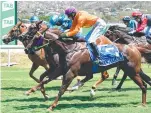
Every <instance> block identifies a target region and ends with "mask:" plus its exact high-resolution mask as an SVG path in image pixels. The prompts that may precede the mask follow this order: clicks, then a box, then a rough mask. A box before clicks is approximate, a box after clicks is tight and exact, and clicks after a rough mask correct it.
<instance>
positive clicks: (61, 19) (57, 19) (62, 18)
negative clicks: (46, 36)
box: [49, 14, 83, 38]
mask: <svg viewBox="0 0 151 113" xmlns="http://www.w3.org/2000/svg"><path fill="white" fill-rule="evenodd" d="M49 23H50V26H51V27H52V28H54V27H55V26H59V30H61V31H62V32H65V31H68V30H69V29H70V28H71V26H72V20H70V19H69V18H68V17H67V16H66V15H64V14H60V15H53V16H51V17H50V21H49ZM76 37H77V38H81V37H83V35H82V29H81V30H80V32H78V33H77V34H76Z"/></svg>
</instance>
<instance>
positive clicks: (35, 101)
mask: <svg viewBox="0 0 151 113" xmlns="http://www.w3.org/2000/svg"><path fill="white" fill-rule="evenodd" d="M1 69H2V71H1V72H2V81H1V82H2V90H1V94H2V95H1V112H2V113H46V110H47V108H48V107H49V105H51V103H52V102H53V101H54V99H55V96H56V95H57V93H58V90H59V88H60V85H61V81H60V80H56V81H52V82H51V83H49V84H47V85H46V91H47V94H49V96H50V98H49V101H44V99H43V96H42V94H41V93H40V91H39V90H38V91H37V92H35V93H33V94H31V95H30V96H25V95H24V94H23V93H24V92H25V91H27V90H28V89H29V88H30V87H32V86H34V85H36V83H35V82H34V81H33V80H32V79H31V78H30V77H29V75H28V71H29V69H28V68H18V67H15V66H14V67H11V68H8V67H4V68H1ZM114 70H115V69H112V70H110V71H109V73H110V78H109V79H107V80H106V81H105V82H103V83H102V84H101V85H100V86H99V87H98V89H97V92H96V96H95V97H94V98H90V96H89V90H90V88H91V86H92V85H93V84H94V83H95V81H96V80H97V79H98V78H99V77H100V75H99V74H98V76H97V75H95V76H94V78H93V79H92V80H90V81H89V82H87V83H86V84H85V85H84V86H83V87H82V88H81V89H80V90H78V91H75V92H72V93H69V92H66V93H65V94H64V95H63V97H62V98H61V100H60V102H59V105H58V106H57V108H55V109H54V111H53V112H54V113H150V112H151V90H150V87H148V93H147V94H148V95H147V103H148V107H144V108H143V107H136V106H138V105H139V104H140V102H141V91H140V89H139V88H138V86H136V84H134V83H133V82H132V81H131V80H130V79H129V78H128V79H127V81H125V83H124V85H123V89H122V90H121V91H120V92H115V91H114V92H111V88H112V86H111V79H112V75H113V73H114ZM143 70H144V71H145V72H146V73H147V74H148V75H149V76H150V77H151V67H149V68H148V65H143ZM43 71H44V69H43V68H40V69H38V70H37V71H36V73H35V76H36V77H39V75H40V74H41V73H42V72H43ZM120 75H122V73H121V74H120ZM120 78H121V76H119V78H118V80H120ZM75 82H76V80H74V81H73V83H72V84H74V83H75Z"/></svg>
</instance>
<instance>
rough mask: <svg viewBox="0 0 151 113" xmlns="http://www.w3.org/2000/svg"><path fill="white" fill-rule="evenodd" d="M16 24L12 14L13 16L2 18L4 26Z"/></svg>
mask: <svg viewBox="0 0 151 113" xmlns="http://www.w3.org/2000/svg"><path fill="white" fill-rule="evenodd" d="M14 24H15V19H14V16H11V17H8V18H4V19H3V20H2V28H6V27H10V26H14Z"/></svg>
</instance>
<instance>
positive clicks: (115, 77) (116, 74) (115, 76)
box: [112, 67, 120, 85]
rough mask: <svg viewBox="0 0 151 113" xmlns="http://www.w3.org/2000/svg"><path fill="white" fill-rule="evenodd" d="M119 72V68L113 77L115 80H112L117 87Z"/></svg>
mask: <svg viewBox="0 0 151 113" xmlns="http://www.w3.org/2000/svg"><path fill="white" fill-rule="evenodd" d="M119 72H120V68H119V67H117V68H116V72H115V74H114V76H113V79H112V85H116V83H117V81H116V79H117V76H118V74H119Z"/></svg>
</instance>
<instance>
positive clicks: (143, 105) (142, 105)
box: [136, 103, 147, 107]
mask: <svg viewBox="0 0 151 113" xmlns="http://www.w3.org/2000/svg"><path fill="white" fill-rule="evenodd" d="M136 107H147V105H146V104H143V103H141V104H140V105H137V106H136Z"/></svg>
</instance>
